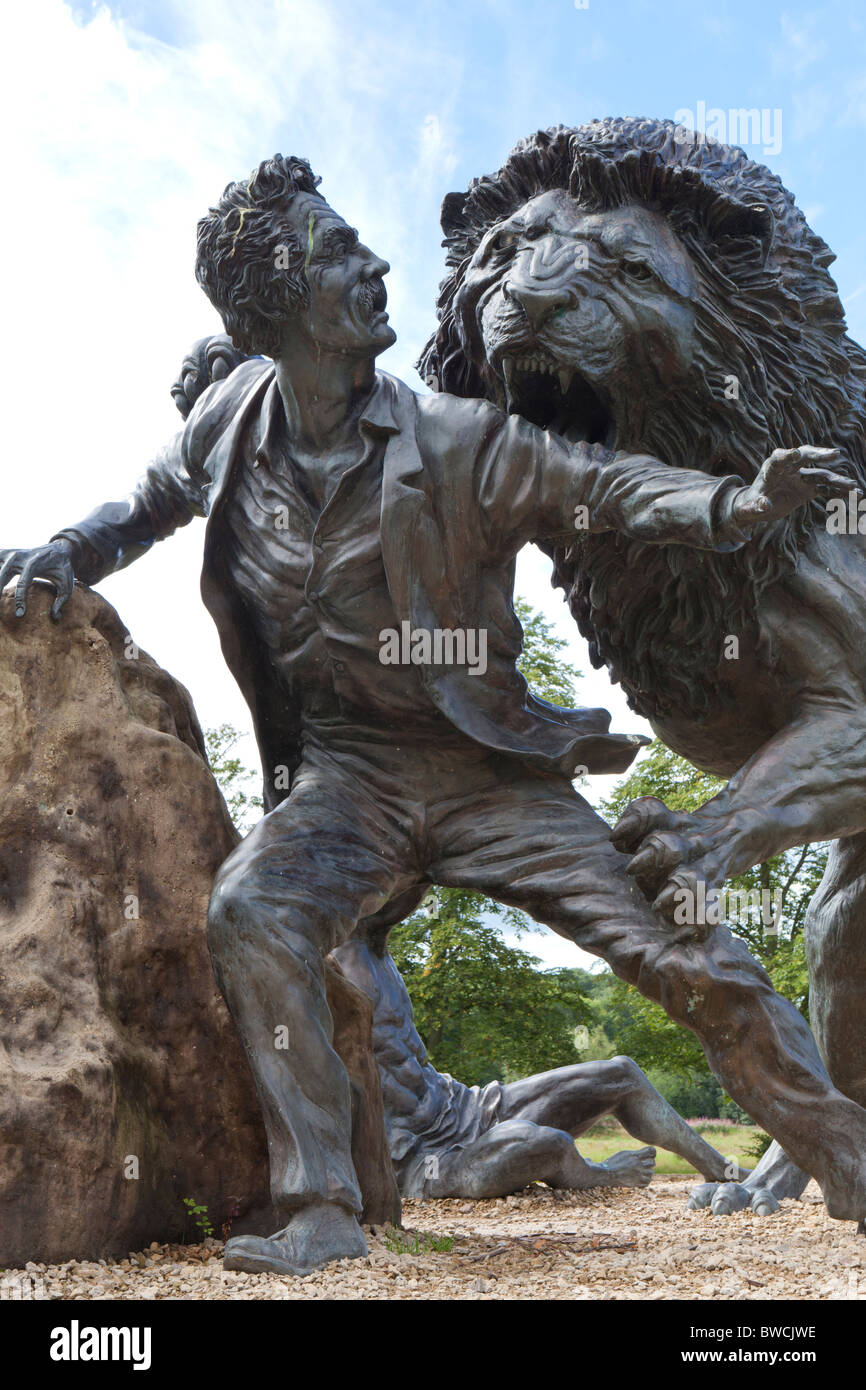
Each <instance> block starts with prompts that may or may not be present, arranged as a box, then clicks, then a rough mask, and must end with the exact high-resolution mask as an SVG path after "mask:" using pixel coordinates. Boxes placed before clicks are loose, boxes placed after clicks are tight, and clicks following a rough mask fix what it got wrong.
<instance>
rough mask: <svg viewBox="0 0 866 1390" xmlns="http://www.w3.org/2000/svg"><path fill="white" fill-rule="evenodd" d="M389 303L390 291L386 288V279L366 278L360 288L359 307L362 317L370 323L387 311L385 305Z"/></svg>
mask: <svg viewBox="0 0 866 1390" xmlns="http://www.w3.org/2000/svg"><path fill="white" fill-rule="evenodd" d="M387 303H388V291H387V290H386V289H385V282H384V280H380V279H379V278H378V277H377V278H376V279H374V280H365V281H364V283H363V285H362V286H361V288H360V289H359V290H358V307H359V309H360V311H361V317H362V318H363V319H364V320H365V322H367V323H369V322H370V321H371V320H372V319H374V318H376V317H377V315H379V314H383V313H384V312H385V305H386V304H387Z"/></svg>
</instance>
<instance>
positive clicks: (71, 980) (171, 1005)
mask: <svg viewBox="0 0 866 1390" xmlns="http://www.w3.org/2000/svg"><path fill="white" fill-rule="evenodd" d="M50 601H51V594H50V592H49V591H48V590H47V589H39V591H38V592H36V591H35V592H34V593H33V594H32V596H31V600H30V604H29V608H28V613H27V615H26V617H25V618H23V619H20V620H19V619H16V618H15V617H14V613H13V601H12V593H11V591H10V592H7V593H5V594H3V595H2V596H0V800H2V815H0V1266H20V1265H23V1264H24V1263H25V1262H26V1261H27V1260H36V1261H54V1262H57V1261H63V1260H66V1259H72V1258H78V1259H83V1258H98V1257H102V1256H108V1255H114V1254H124V1253H126V1252H128V1251H130V1250H134V1249H136V1248H140V1247H141V1246H142V1245H144V1244H147V1243H149V1242H150V1241H152V1240H158V1241H164V1240H172V1239H176V1238H177V1237H178V1236H179V1235H180V1233H181V1232H182V1230H183V1227H184V1208H183V1198H184V1197H193V1198H194V1199H195V1200H196V1201H197V1202H200V1203H203V1204H204V1205H205V1206H207V1208H208V1214H209V1218H210V1220H211V1222H212V1224H213V1226H214V1227H215V1228H216V1231H217V1232H219V1230H220V1228H221V1227H222V1225H223V1223H225V1222H228V1221H231V1222H232V1231H233V1233H238V1232H242V1231H244V1230H256V1231H267V1230H271V1229H273V1224H274V1217H273V1213H272V1212H271V1211H270V1200H269V1195H268V1190H267V1155H266V1146H265V1136H264V1130H263V1127H262V1124H261V1121H260V1117H259V1111H258V1105H257V1102H256V1097H255V1093H254V1088H253V1083H252V1078H251V1076H250V1073H249V1071H248V1068H247V1064H246V1060H245V1058H244V1055H243V1052H242V1049H241V1046H240V1043H239V1041H238V1039H237V1037H236V1035H235V1032H234V1028H233V1026H232V1023H231V1020H230V1019H229V1016H228V1013H227V1011H226V1009H225V1006H224V1004H223V1001H222V998H221V997H220V995H219V992H218V990H217V987H216V983H215V981H214V977H213V973H212V970H211V965H210V960H209V957H208V952H207V946H206V942H205V914H206V909H207V902H208V897H209V893H210V884H211V881H212V878H213V875H214V873H215V871H216V869H217V867H218V865H219V864H220V862H221V861H222V860H223V859H224V858H225V856H226V855H227V854H228V853H229V851H230V850H231V848H232V847H233V845H234V844H235V843H236V842H237V832H236V830H235V829H234V827H233V825H232V823H231V820H230V818H229V815H228V812H227V810H226V806H225V803H224V801H223V799H222V796H221V794H220V791H219V788H218V787H217V784H216V782H215V781H214V778H213V776H212V774H211V772H210V769H209V767H208V764H207V760H206V755H205V749H204V743H203V739H202V735H201V730H200V728H199V725H198V722H197V719H196V716H195V711H194V709H193V707H192V702H191V700H190V698H189V695H188V694H187V692H186V690H185V689H184V688H183V686H181V685H180V684H179V683H178V682H177V681H175V680H174V679H173V678H172V677H171V676H170V675H168V673H167V672H165V671H163V670H161V668H160V667H159V666H158V665H157V664H156V663H155V662H154V661H153V660H151V658H150V657H148V656H147V655H146V654H145V653H144V652H142V651H140V650H138V649H137V648H136V647H135V644H134V642H133V641H132V639H131V637H130V636H129V634H128V633H127V632H126V630H125V628H124V627H123V624H122V623H121V621H120V619H119V617H118V615H117V614H116V613H115V611H114V610H113V609H112V608H111V607H110V606H109V605H108V604H107V603H106V602H105V600H104V599H102V598H101V597H100V596H99V595H98V594H96V593H94V592H92V591H90V590H88V589H85V588H82V587H80V586H78V585H76V590H75V593H74V594H73V596H72V598H71V600H70V601H69V603H68V605H67V608H66V610H65V612H64V615H63V618H62V620H61V621H60V622H59V623H54V622H52V621H51V619H50V617H49V608H50ZM328 997H329V1000H330V1001H331V1004H332V1010H333V1011H334V1013H335V1036H336V1040H337V1045H338V1049H339V1050H341V1055H344V1057H345V1058H346V1060H347V1065H348V1067H349V1070H350V1079H351V1081H352V1092H353V1099H354V1103H355V1106H356V1112H357V1113H356V1117H355V1123H354V1129H355V1135H356V1143H355V1150H356V1152H355V1159H356V1166H357V1167H358V1170H359V1177H360V1179H361V1185H362V1190H363V1192H364V1194H365V1201H366V1207H365V1214H364V1219H365V1220H367V1221H372V1222H377V1223H378V1222H382V1221H385V1220H389V1219H390V1220H397V1221H399V1198H398V1197H397V1195H396V1187H395V1186H394V1183H393V1177H392V1174H391V1169H390V1163H389V1161H388V1159H387V1147H386V1142H385V1135H384V1124H383V1119H382V1102H381V1094H380V1091H379V1086H378V1079H377V1077H376V1072H375V1063H374V1062H373V1060H372V1050H371V1038H370V1028H371V1009H370V1006H369V1003H368V1002H367V1001H366V1000H365V998H364V996H363V995H361V993H360V991H358V990H356V989H355V987H354V986H352V985H351V984H350V983H349V982H348V981H347V980H345V979H344V978H343V977H342V976H341V975H340V972H339V969H338V968H337V967H334V968H333V969H332V970H331V971H330V973H329V983H328ZM377 1107H378V1108H377Z"/></svg>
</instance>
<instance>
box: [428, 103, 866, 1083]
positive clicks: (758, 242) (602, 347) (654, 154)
mask: <svg viewBox="0 0 866 1390" xmlns="http://www.w3.org/2000/svg"><path fill="white" fill-rule="evenodd" d="M443 228H444V230H445V233H446V241H445V245H446V247H447V248H448V263H449V269H450V273H449V275H448V278H447V279H446V280H445V281H443V285H442V289H441V294H440V299H439V321H440V322H439V330H438V333H437V334H436V335H435V337H434V338H432V339H431V341H430V343H429V344H428V347H427V350H426V352H425V354H424V356H423V358H422V362H421V365H420V370H421V371H422V374H423V375H425V376H426V377H427V379H428V381H430V383H431V384H432V385H433V386H434V387H435V388H437V389H443V390H449V391H456V392H457V393H459V394H465V395H484V396H487V397H488V398H489V399H492V400H495V401H497V402H498V403H499V404H500V405H503V406H504V407H505V408H506V409H517V410H519V411H520V412H521V413H522V414H524V415H527V416H528V417H529V418H530V419H533V420H535V422H536V423H538V424H542V425H548V426H550V427H552V428H556V429H557V430H558V431H560V432H561V433H564V434H565V435H566V436H571V437H573V438H591V439H593V441H601V442H603V443H605V444H607V445H608V446H609V447H615V448H620V449H628V450H629V451H630V452H644V453H649V454H653V455H655V456H657V457H660V458H662V459H664V460H665V462H667V463H669V464H673V465H674V466H680V467H685V466H688V467H694V468H705V469H708V470H709V471H711V472H718V473H722V472H725V473H730V472H732V471H734V472H739V473H740V474H741V475H742V476H743V477H745V478H749V479H750V478H751V477H753V476H754V474H755V471H756V470H757V468H758V467H759V466H760V464H761V461H762V459H763V458H764V457H765V456H766V455H767V454H768V453H769V452H770V451H771V450H772V449H773V448H776V447H782V446H784V447H792V446H795V445H797V444H814V445H825V446H829V447H833V446H838V447H840V448H841V449H842V451H843V454H844V456H845V460H846V464H847V468H848V470H849V472H850V475H851V477H852V487H853V486H855V485H856V486H859V487H861V488H862V487H863V486H864V483H866V453H864V448H866V357H864V353H863V351H862V349H861V348H860V347H859V346H858V345H857V344H856V343H854V342H853V341H852V340H851V339H850V338H849V337H848V335H847V333H846V331H845V324H844V317H843V312H842V307H841V304H840V302H839V299H838V296H837V293H836V287H835V285H834V283H833V281H832V279H831V278H830V276H829V274H828V273H827V266H828V265H829V264H830V262H831V261H832V259H833V257H832V255H831V253H830V252H829V251H828V248H827V247H826V246H825V244H824V243H823V242H822V241H821V239H820V238H819V237H817V236H816V235H815V234H814V233H813V232H812V231H811V230H810V229H809V227H808V226H807V224H806V222H805V219H804V218H803V216H802V213H801V212H800V211H799V209H798V208H797V207H796V204H795V203H794V200H793V198H792V197H791V195H790V194H789V193H788V192H787V190H786V189H784V187H783V186H782V184H781V183H780V182H779V180H778V179H777V178H776V177H775V176H774V175H772V174H771V173H770V172H769V171H768V170H767V169H764V168H762V167H761V166H759V165H756V164H754V163H752V162H751V161H750V160H749V159H748V158H747V156H746V155H745V154H744V153H743V152H742V151H741V150H735V149H730V148H728V147H726V146H723V145H718V144H716V143H715V142H712V141H707V140H706V139H705V138H703V137H697V136H694V135H691V134H689V135H686V134H685V133H684V132H682V131H679V130H678V129H677V128H675V127H674V126H673V125H672V123H671V122H661V121H637V120H623V121H616V120H608V121H604V122H593V123H592V124H591V125H588V126H584V127H581V128H579V129H577V130H571V131H569V130H563V129H561V128H560V129H559V130H556V131H550V132H546V133H544V132H539V134H538V135H536V136H534V137H532V138H531V139H530V140H527V141H523V142H521V144H520V145H519V146H518V147H517V148H516V149H515V151H514V152H513V153H512V155H511V156H510V157H509V160H508V161H507V162H506V164H505V166H504V167H503V169H501V170H500V171H499V173H498V174H496V175H494V176H492V177H491V178H484V179H479V180H475V181H473V183H472V184H471V185H470V188H469V190H468V191H467V192H466V193H465V194H449V195H448V197H447V198H446V200H445V202H444V204H443ZM558 373H561V375H559V376H557V374H558ZM557 379H558V380H559V382H560V388H559V392H557V389H556V387H555V382H556V380H557ZM864 527H866V521H864ZM554 562H555V575H556V579H557V582H558V583H559V584H560V585H561V586H562V587H563V588H564V590H565V592H566V594H567V596H568V599H569V603H570V605H571V609H572V612H573V613H574V616H575V618H576V620H577V623H578V625H579V627H580V629H581V631H582V633H583V634H584V636H585V637H586V638H587V640H588V642H589V647H590V655H591V659H592V661H593V663H594V664H595V665H597V666H601V665H605V666H607V668H608V670H609V672H610V675H611V678H612V679H613V680H615V681H619V682H620V683H621V684H622V685H623V687H624V689H625V690H626V693H627V695H628V698H629V701H630V703H631V705H632V707H633V708H634V709H636V710H637V711H638V712H640V713H641V714H643V715H645V716H646V717H647V718H648V719H649V720H650V722H651V723H652V724H653V727H654V729H655V730H656V732H657V733H658V735H659V736H660V737H661V738H662V739H663V740H664V742H665V743H667V744H668V745H669V746H670V747H671V748H673V749H674V750H675V751H676V752H678V753H680V754H682V755H683V756H685V757H687V758H689V759H690V760H691V761H693V762H694V763H696V764H697V765H698V766H699V767H702V768H704V769H706V770H707V771H711V772H714V773H717V774H721V775H725V776H727V777H729V778H731V779H732V780H731V782H730V785H729V787H728V789H727V790H726V791H725V792H724V793H722V795H721V796H720V797H718V798H715V799H714V801H713V802H711V803H709V805H708V806H707V807H706V808H703V809H702V810H701V811H700V812H698V813H697V814H696V815H695V816H692V817H683V816H678V817H673V816H668V818H667V819H665V818H664V816H662V815H661V813H657V815H656V819H655V820H654V821H653V818H652V816H650V820H649V823H648V824H647V825H645V827H644V833H645V832H646V830H647V829H649V830H652V829H655V830H657V831H661V832H663V833H661V834H660V835H659V836H657V837H655V838H656V840H657V842H658V843H657V846H656V850H657V866H658V872H659V875H660V878H659V880H658V881H657V883H656V887H658V884H659V882H664V879H665V877H666V876H667V874H668V873H672V872H674V871H676V870H679V871H680V873H681V877H680V878H679V879H678V881H679V882H682V881H683V877H682V876H683V875H684V876H685V881H687V882H688V881H694V880H696V879H700V878H703V879H705V880H707V881H709V880H714V881H716V882H720V881H722V880H724V879H725V878H727V877H730V876H732V875H734V874H736V873H740V872H742V871H743V870H744V869H745V868H747V867H749V866H750V865H752V864H755V863H758V862H762V861H764V860H765V859H767V858H769V857H770V856H771V855H772V854H775V853H778V852H780V851H781V850H783V849H786V848H788V847H790V846H792V845H794V844H802V843H805V842H807V841H809V840H818V839H833V840H838V841H839V843H838V845H837V846H835V847H834V850H833V853H832V854H831V858H830V864H829V866H828V870H827V875H826V877H825V880H824V883H823V884H822V886H821V889H820V891H819V893H818V895H817V897H816V901H815V904H814V905H813V908H812V911H811V913H810V917H809V922H808V926H807V935H808V950H809V958H810V965H811V969H812V990H813V1020H814V1026H815V1031H816V1033H817V1035H818V1039H819V1043H820V1045H821V1047H822V1049H823V1052H824V1056H825V1058H826V1060H827V1063H828V1065H829V1067H830V1068H831V1072H832V1075H833V1078H834V1080H835V1082H836V1084H837V1085H838V1086H839V1087H840V1088H841V1089H842V1090H844V1091H846V1092H847V1093H848V1094H849V1095H850V1096H851V1097H852V1099H856V1100H858V1101H859V1102H860V1104H861V1105H866V536H863V535H860V534H857V533H856V531H855V533H854V534H843V535H836V534H829V533H828V530H827V526H826V517H825V514H824V509H823V507H822V506H821V505H818V504H813V505H812V506H811V507H810V508H809V509H808V514H807V515H805V516H804V515H803V514H802V513H801V514H800V515H799V517H798V518H797V519H796V520H794V521H793V522H788V523H783V524H777V525H775V526H773V527H769V528H767V530H766V531H765V532H764V533H763V534H762V535H761V537H760V538H759V539H756V540H754V541H752V542H750V543H749V544H748V545H746V546H745V547H744V548H743V549H742V550H740V551H738V552H736V553H734V554H728V555H721V556H716V555H708V554H706V553H704V552H700V551H692V550H686V549H685V548H681V547H649V546H642V545H638V544H636V543H633V542H629V541H628V540H626V539H624V538H622V537H621V536H617V535H614V534H612V533H610V532H605V533H601V534H584V535H581V536H579V537H578V538H577V539H576V541H575V543H574V544H573V545H572V546H570V547H569V548H567V549H562V550H559V551H557V552H556V554H555V557H554ZM731 638H734V639H735V643H734V645H733V647H732V645H731V642H730V640H729V639H731ZM639 839H640V837H638V840H639ZM634 847H635V848H636V847H637V844H635V845H634ZM690 876H691V877H690Z"/></svg>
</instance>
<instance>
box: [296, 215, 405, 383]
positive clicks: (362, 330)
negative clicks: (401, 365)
mask: <svg viewBox="0 0 866 1390" xmlns="http://www.w3.org/2000/svg"><path fill="white" fill-rule="evenodd" d="M290 220H291V222H292V225H293V228H294V231H295V234H296V236H297V237H298V240H299V242H300V244H301V246H303V247H304V248H305V269H306V276H307V283H308V284H309V287H310V299H309V303H308V304H307V305H305V306H303V307H302V308H301V309H300V310H299V311H298V314H297V316H296V318H295V319H294V320H293V322H292V326H291V330H290V340H294V341H296V340H297V337H298V335H299V334H300V335H301V336H302V337H303V338H305V339H307V340H309V343H310V346H311V347H314V348H315V349H316V351H320V352H329V353H340V354H342V355H345V356H347V357H376V356H378V354H379V353H380V352H384V351H385V349H386V348H388V347H390V346H391V344H392V343H393V342H395V341H396V337H397V335H396V334H395V332H394V330H393V328H392V327H391V325H390V324H389V323H388V315H387V314H386V313H385V305H386V303H387V300H388V296H387V293H386V291H385V285H384V283H383V279H382V277H383V276H384V275H387V273H388V271H389V270H390V268H391V267H390V266H389V265H388V262H387V261H383V260H380V258H379V257H378V256H376V255H374V254H373V252H372V251H371V250H370V249H369V247H367V246H364V245H363V244H362V243H361V242H360V241H359V240H358V233H357V232H356V231H355V229H354V227H350V226H348V224H347V223H346V222H344V221H343V219H342V217H340V216H339V215H338V214H337V213H336V212H334V210H333V208H330V207H329V206H328V204H327V203H326V202H325V201H324V199H322V198H319V197H317V196H316V195H315V194H312V193H304V194H299V195H298V196H296V197H295V198H293V199H292V202H291V205H290Z"/></svg>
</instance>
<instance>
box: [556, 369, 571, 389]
mask: <svg viewBox="0 0 866 1390" xmlns="http://www.w3.org/2000/svg"><path fill="white" fill-rule="evenodd" d="M557 376H558V377H559V389H560V391H561V392H562V394H563V395H566V393H567V391H568V388H569V386H570V385H571V383H572V380H573V379H574V368H573V367H561V368H560V370H559V371H558V372H557Z"/></svg>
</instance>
